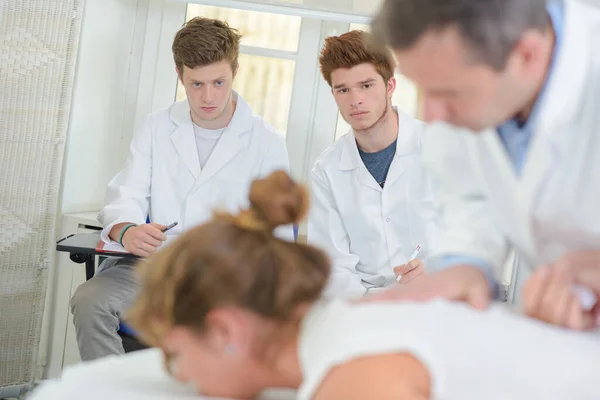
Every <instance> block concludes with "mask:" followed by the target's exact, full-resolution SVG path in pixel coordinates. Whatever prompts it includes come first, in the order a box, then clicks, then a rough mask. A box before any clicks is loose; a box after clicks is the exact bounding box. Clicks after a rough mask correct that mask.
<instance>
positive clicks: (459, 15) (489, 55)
mask: <svg viewBox="0 0 600 400" xmlns="http://www.w3.org/2000/svg"><path fill="white" fill-rule="evenodd" d="M548 24H549V17H548V13H547V11H546V0H385V1H384V3H383V5H382V7H381V10H380V11H379V14H378V15H377V16H376V17H375V19H374V20H373V24H372V28H373V33H374V34H375V35H376V37H377V39H378V40H381V41H384V42H385V43H386V44H388V45H389V46H391V47H392V48H394V49H398V50H406V49H408V48H410V47H412V46H413V45H414V44H415V43H416V42H417V41H418V40H419V39H420V38H421V37H422V36H423V34H425V33H426V32H428V31H441V30H443V29H445V28H449V27H456V28H458V31H459V33H460V34H461V36H462V38H463V39H464V40H465V41H466V42H467V43H468V44H469V45H470V47H471V50H472V53H473V55H474V56H475V58H476V59H477V60H478V61H481V62H483V63H485V64H488V65H490V66H491V67H493V68H494V69H496V70H501V69H503V68H504V66H505V64H506V61H507V59H508V56H509V54H510V52H511V51H512V49H513V48H514V46H515V44H516V43H517V41H518V40H519V38H520V37H521V36H522V35H523V33H525V32H526V31H527V30H530V29H537V30H540V31H544V30H545V29H546V27H547V26H548Z"/></svg>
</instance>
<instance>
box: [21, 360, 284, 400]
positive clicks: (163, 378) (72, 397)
mask: <svg viewBox="0 0 600 400" xmlns="http://www.w3.org/2000/svg"><path fill="white" fill-rule="evenodd" d="M163 365H164V364H163V355H162V353H161V351H160V350H158V349H148V350H142V351H137V352H134V353H129V354H126V355H124V356H111V357H106V358H101V359H98V360H95V361H90V362H86V363H82V364H76V365H73V366H70V367H68V368H67V369H65V371H64V373H63V375H62V377H61V378H60V380H50V381H46V382H44V383H43V384H42V385H41V386H40V387H38V388H37V389H36V390H35V391H34V392H33V393H32V394H31V395H30V396H28V397H27V399H28V400H83V399H85V400H107V399H110V400H175V399H177V400H208V399H209V398H208V397H203V396H199V395H198V394H197V393H195V392H194V390H193V389H191V388H190V387H188V386H186V385H182V384H181V383H179V382H177V381H176V380H175V379H173V378H172V377H171V376H170V375H168V374H167V373H166V372H165V370H164V367H163ZM294 398H295V396H294V395H293V392H292V393H290V392H287V391H269V392H267V393H265V394H264V396H263V397H261V400H293V399H294Z"/></svg>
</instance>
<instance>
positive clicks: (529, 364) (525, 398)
mask: <svg viewBox="0 0 600 400" xmlns="http://www.w3.org/2000/svg"><path fill="white" fill-rule="evenodd" d="M302 326H303V327H302V333H301V336H300V341H299V346H298V347H299V358H300V363H301V367H302V372H303V375H304V383H303V385H302V386H301V388H300V390H299V396H298V400H308V399H311V398H312V397H313V395H314V394H315V393H316V391H317V389H318V388H319V386H320V385H321V383H322V382H323V379H324V378H325V377H326V376H327V373H328V372H329V371H330V370H331V369H332V368H334V367H335V366H336V365H340V364H343V363H345V362H348V361H351V360H353V359H356V358H360V357H365V356H374V355H377V354H381V353H387V354H390V353H409V354H411V355H413V356H415V357H416V358H417V359H419V360H420V361H421V362H422V363H423V364H424V365H425V367H426V368H427V369H428V371H429V374H430V377H431V382H432V391H431V392H432V396H431V400H481V399H486V400H508V399H510V400H535V399H543V400H567V399H573V400H588V399H589V400H592V399H594V400H597V399H600V340H599V339H598V336H596V335H594V334H593V333H578V332H574V331H567V330H563V329H560V328H557V327H554V326H550V325H547V324H544V323H542V322H538V321H535V320H531V319H527V318H525V317H523V316H520V315H518V314H517V313H516V312H515V311H512V310H510V309H509V308H506V307H505V306H504V305H492V306H491V307H490V308H489V309H488V311H486V312H481V311H477V310H474V309H472V308H470V307H469V306H467V305H465V304H458V303H450V302H447V301H441V300H435V301H432V302H429V303H406V302H404V303H391V302H390V303H363V304H347V303H343V302H342V301H335V302H332V303H324V304H322V305H318V306H315V307H314V308H313V310H311V312H310V313H309V314H308V316H307V318H305V320H304V322H303V325H302Z"/></svg>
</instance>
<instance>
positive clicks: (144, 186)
mask: <svg viewBox="0 0 600 400" xmlns="http://www.w3.org/2000/svg"><path fill="white" fill-rule="evenodd" d="M234 100H236V101H237V106H236V109H235V112H234V115H233V118H232V119H231V122H230V123H229V125H228V126H227V128H226V129H225V130H224V131H223V133H222V136H221V138H220V139H219V141H218V142H217V144H216V145H215V148H214V149H213V151H212V153H211V155H210V157H209V159H208V161H207V163H206V165H205V166H204V168H203V169H201V168H200V162H199V160H198V151H197V148H196V141H195V137H194V129H193V124H192V120H191V117H190V109H189V104H188V102H187V101H182V102H178V103H175V104H173V105H172V106H170V107H169V108H167V109H165V110H162V111H158V112H157V113H155V114H153V115H151V116H150V117H148V119H147V120H146V122H145V124H144V126H143V127H142V128H141V129H140V130H139V132H138V133H137V135H135V137H134V138H133V140H132V142H131V149H130V153H129V157H128V159H127V161H126V163H125V166H124V167H123V169H122V170H121V172H119V173H118V174H117V176H115V178H114V179H113V180H112V181H111V182H110V183H109V185H108V188H107V190H106V201H105V204H106V205H105V207H104V208H103V209H102V210H101V212H100V215H99V216H98V220H99V221H100V223H102V225H103V226H104V230H103V231H102V239H103V240H104V241H106V242H109V240H110V239H109V238H108V233H109V232H110V230H111V229H112V227H113V226H114V225H116V224H119V223H122V222H133V223H137V224H143V223H145V221H146V216H147V215H149V216H150V220H151V221H152V222H157V223H160V224H163V225H167V224H170V223H172V222H175V221H177V222H179V225H177V226H176V227H175V228H173V229H172V230H170V231H169V232H168V236H169V237H170V238H171V237H172V236H174V235H177V234H179V233H181V232H183V231H185V230H187V229H189V228H191V227H193V226H195V225H198V224H201V223H203V222H205V221H207V220H208V219H210V218H211V216H212V214H213V211H214V210H224V211H229V212H237V211H238V210H239V209H240V208H241V207H246V206H247V205H248V193H249V188H250V184H251V183H252V180H254V179H255V178H258V177H264V176H265V175H268V174H269V173H271V172H273V171H275V170H286V171H287V170H288V169H289V161H288V154H287V149H286V144H285V139H284V137H283V136H282V135H281V134H279V133H277V132H276V131H275V129H274V128H272V127H271V126H270V125H269V124H267V123H266V122H265V121H264V120H263V119H262V118H261V117H259V116H256V115H253V114H252V110H251V109H250V107H249V106H248V104H247V103H246V102H245V101H244V99H242V97H241V96H239V95H237V93H234ZM278 235H280V236H281V237H283V238H286V239H289V240H292V239H293V237H294V233H293V228H292V226H287V227H282V228H280V230H279V231H278Z"/></svg>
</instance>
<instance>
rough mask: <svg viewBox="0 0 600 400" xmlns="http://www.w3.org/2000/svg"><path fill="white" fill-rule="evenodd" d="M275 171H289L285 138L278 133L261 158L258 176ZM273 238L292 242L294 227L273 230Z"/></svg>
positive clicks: (288, 226) (286, 226)
mask: <svg viewBox="0 0 600 400" xmlns="http://www.w3.org/2000/svg"><path fill="white" fill-rule="evenodd" d="M275 171H285V172H288V173H289V171H290V159H289V156H288V152H287V146H286V143H285V137H284V136H283V135H281V134H280V133H277V134H276V138H275V140H273V141H272V143H271V147H270V148H269V150H268V151H267V152H266V154H265V155H264V157H263V161H262V163H261V166H260V175H261V177H262V178H264V177H267V176H268V175H269V174H271V173H272V172H275ZM274 234H275V236H277V237H278V238H280V239H284V240H288V241H290V242H293V241H294V226H293V225H285V226H280V227H278V228H277V229H275V232H274Z"/></svg>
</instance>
